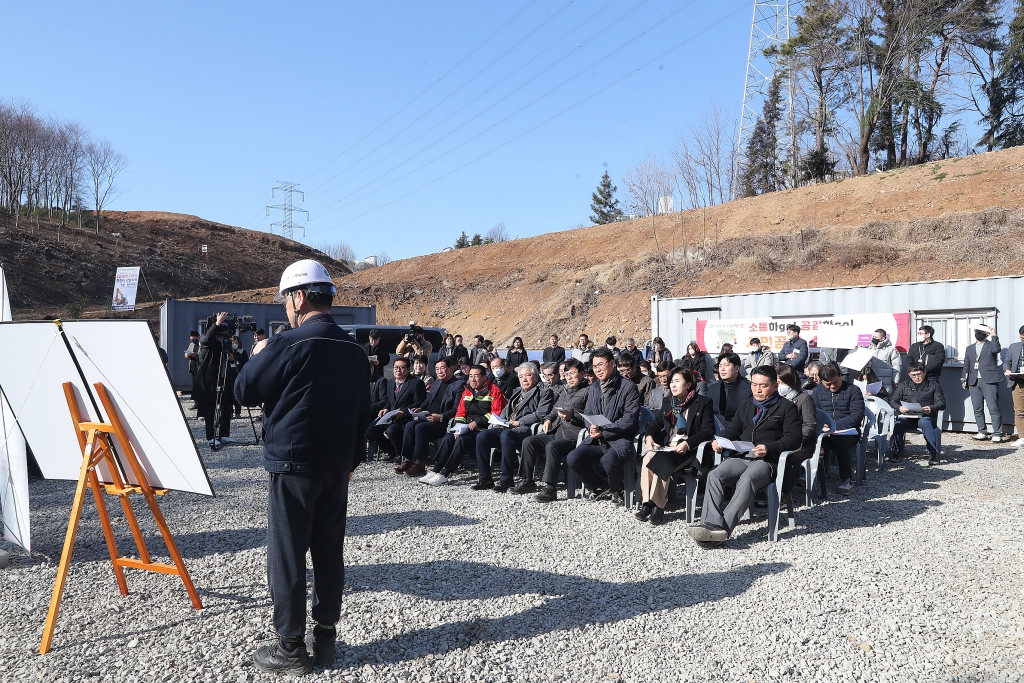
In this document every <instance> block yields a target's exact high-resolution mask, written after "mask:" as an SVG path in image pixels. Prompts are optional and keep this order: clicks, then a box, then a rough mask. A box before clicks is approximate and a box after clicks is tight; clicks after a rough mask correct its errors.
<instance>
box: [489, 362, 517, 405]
mask: <svg viewBox="0 0 1024 683" xmlns="http://www.w3.org/2000/svg"><path fill="white" fill-rule="evenodd" d="M490 365H491V374H492V375H493V376H494V379H493V380H492V381H493V382H494V385H495V386H496V387H498V388H499V389H501V393H502V394H504V395H505V400H506V401H508V399H509V398H511V397H512V392H513V391H515V390H516V389H518V388H519V377H518V376H516V373H515V372H512V371H510V370H509V368H508V365H507V364H506V363H505V360H504V359H503V358H500V357H496V358H492V359H491V363H490Z"/></svg>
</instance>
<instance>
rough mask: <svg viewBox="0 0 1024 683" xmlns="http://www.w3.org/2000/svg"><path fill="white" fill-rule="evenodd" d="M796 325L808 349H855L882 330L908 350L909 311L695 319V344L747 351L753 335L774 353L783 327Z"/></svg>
mask: <svg viewBox="0 0 1024 683" xmlns="http://www.w3.org/2000/svg"><path fill="white" fill-rule="evenodd" d="M788 325H798V326H799V327H800V330H801V332H800V336H801V337H802V338H803V339H804V340H805V341H806V342H807V346H808V347H810V348H811V349H818V348H834V349H855V348H857V347H859V346H868V345H870V344H871V333H872V332H874V331H875V330H877V329H883V330H885V331H886V333H887V334H888V335H889V339H890V340H891V341H892V344H893V346H895V347H896V349H897V350H898V351H900V352H902V353H906V352H907V351H908V350H909V349H910V314H909V313H863V314H854V315H835V316H832V317H830V318H791V319H790V318H732V319H728V320H698V321H697V346H698V347H700V349H701V350H702V351H705V352H707V353H711V354H717V353H719V352H720V350H721V348H722V344H726V343H728V344H732V346H733V351H734V352H735V353H748V352H749V351H750V340H751V339H752V338H754V337H757V338H758V339H760V340H761V344H762V345H764V346H765V347H767V348H770V349H771V350H772V351H774V352H775V353H778V352H780V351H782V345H783V344H785V343H786V327H787V326H788Z"/></svg>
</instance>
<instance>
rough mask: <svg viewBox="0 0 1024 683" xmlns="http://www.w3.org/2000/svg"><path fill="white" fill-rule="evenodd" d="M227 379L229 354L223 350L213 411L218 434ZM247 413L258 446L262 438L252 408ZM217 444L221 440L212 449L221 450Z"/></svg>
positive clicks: (217, 441)
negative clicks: (257, 429)
mask: <svg viewBox="0 0 1024 683" xmlns="http://www.w3.org/2000/svg"><path fill="white" fill-rule="evenodd" d="M227 379H228V352H227V351H226V350H224V349H223V348H222V349H221V352H220V362H219V365H218V367H217V393H216V396H215V401H216V403H215V407H214V411H213V424H214V429H216V430H217V431H218V432H219V431H220V420H221V412H222V410H223V404H222V401H223V400H224V389H225V387H226V386H227ZM229 409H230V406H229ZM245 411H246V412H247V413H248V415H249V426H250V427H252V437H253V445H258V444H259V442H260V437H259V432H257V431H256V420H255V419H254V418H253V416H252V408H250V407H249V406H246V407H245ZM217 444H219V439H214V442H213V445H211V446H210V449H211V450H214V451H217V450H220V446H219V445H217Z"/></svg>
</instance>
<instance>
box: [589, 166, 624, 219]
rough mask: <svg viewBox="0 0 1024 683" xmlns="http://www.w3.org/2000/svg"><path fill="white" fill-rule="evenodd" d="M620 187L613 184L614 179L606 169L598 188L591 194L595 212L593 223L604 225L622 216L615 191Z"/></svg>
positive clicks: (591, 208)
mask: <svg viewBox="0 0 1024 683" xmlns="http://www.w3.org/2000/svg"><path fill="white" fill-rule="evenodd" d="M618 189H619V188H617V187H615V186H614V185H612V179H611V177H610V176H609V175H608V171H605V172H604V175H603V176H601V182H600V183H599V184H598V186H597V190H596V191H595V192H594V193H593V194H591V195H590V197H591V199H592V201H591V203H590V210H591V211H593V212H594V215H593V216H591V217H590V222H591V223H593V224H594V225H604V224H605V223H614V222H615V221H617V220H620V219H621V218H622V209H620V208H619V200H618V199H615V192H616V191H617V190H618Z"/></svg>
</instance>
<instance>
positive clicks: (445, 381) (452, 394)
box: [395, 358, 466, 477]
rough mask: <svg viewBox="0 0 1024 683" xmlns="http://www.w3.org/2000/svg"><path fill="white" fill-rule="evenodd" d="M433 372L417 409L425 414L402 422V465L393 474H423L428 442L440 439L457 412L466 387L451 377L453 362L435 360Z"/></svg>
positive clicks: (462, 381) (453, 375)
mask: <svg viewBox="0 0 1024 683" xmlns="http://www.w3.org/2000/svg"><path fill="white" fill-rule="evenodd" d="M434 372H435V373H437V380H435V381H434V383H433V384H431V385H430V390H429V391H427V397H426V398H425V399H423V403H421V404H420V405H419V407H418V408H417V410H418V411H419V412H420V413H426V415H425V416H423V417H421V418H420V419H416V420H409V421H407V422H406V423H405V431H404V435H403V437H402V464H401V465H399V466H398V467H396V468H395V473H396V474H407V475H409V476H410V477H419V476H422V475H423V474H424V473H425V472H426V471H427V469H426V464H427V460H428V459H429V457H430V450H429V447H430V442H432V441H437V440H439V439H441V438H443V437H444V435H445V432H446V431H447V429H448V422H449V421H450V420H451V419H452V418H453V417H455V411H456V410H458V409H459V397H461V396H462V390H463V389H464V388H465V387H466V380H464V379H456V378H455V359H454V358H438V359H437V363H435V364H434Z"/></svg>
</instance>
